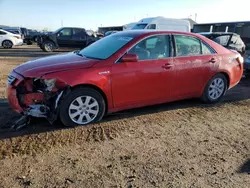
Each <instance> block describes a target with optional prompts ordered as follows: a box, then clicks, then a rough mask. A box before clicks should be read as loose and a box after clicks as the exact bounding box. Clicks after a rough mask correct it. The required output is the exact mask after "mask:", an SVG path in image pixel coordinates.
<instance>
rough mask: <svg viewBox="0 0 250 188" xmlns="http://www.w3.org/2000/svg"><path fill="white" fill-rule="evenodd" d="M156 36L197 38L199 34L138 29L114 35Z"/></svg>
mask: <svg viewBox="0 0 250 188" xmlns="http://www.w3.org/2000/svg"><path fill="white" fill-rule="evenodd" d="M155 34H183V35H190V36H197V35H199V34H198V33H191V32H184V31H166V30H154V29H138V30H136V29H135V30H125V31H119V32H116V33H114V34H113V35H116V36H118V35H120V36H131V37H138V36H147V35H155Z"/></svg>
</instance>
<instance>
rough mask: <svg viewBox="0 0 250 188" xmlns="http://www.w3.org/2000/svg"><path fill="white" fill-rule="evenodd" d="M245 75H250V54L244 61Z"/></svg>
mask: <svg viewBox="0 0 250 188" xmlns="http://www.w3.org/2000/svg"><path fill="white" fill-rule="evenodd" d="M244 69H245V76H246V77H247V78H249V77H250V55H249V56H247V58H246V59H245V61H244Z"/></svg>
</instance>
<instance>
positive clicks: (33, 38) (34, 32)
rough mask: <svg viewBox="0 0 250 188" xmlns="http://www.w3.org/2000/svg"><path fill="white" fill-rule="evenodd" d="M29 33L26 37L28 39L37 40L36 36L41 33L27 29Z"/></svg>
mask: <svg viewBox="0 0 250 188" xmlns="http://www.w3.org/2000/svg"><path fill="white" fill-rule="evenodd" d="M28 32H29V35H28V38H29V39H30V41H33V42H37V37H38V36H39V35H40V34H41V33H40V32H38V31H36V30H32V29H28Z"/></svg>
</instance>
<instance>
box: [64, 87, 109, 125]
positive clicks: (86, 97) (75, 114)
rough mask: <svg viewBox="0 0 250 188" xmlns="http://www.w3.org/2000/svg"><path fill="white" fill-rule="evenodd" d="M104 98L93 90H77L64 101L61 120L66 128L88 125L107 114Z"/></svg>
mask: <svg viewBox="0 0 250 188" xmlns="http://www.w3.org/2000/svg"><path fill="white" fill-rule="evenodd" d="M105 106H106V105H105V101H104V98H103V96H102V95H101V94H100V93H99V92H98V91H96V90H94V89H92V88H77V89H75V90H73V91H72V92H71V93H70V94H69V95H68V96H67V97H66V98H65V99H64V101H62V104H61V106H60V119H61V121H62V123H63V124H64V125H65V126H77V125H88V124H90V123H94V122H97V121H100V120H101V119H102V118H103V116H104V113H105Z"/></svg>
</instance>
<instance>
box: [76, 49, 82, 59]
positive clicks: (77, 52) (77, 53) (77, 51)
mask: <svg viewBox="0 0 250 188" xmlns="http://www.w3.org/2000/svg"><path fill="white" fill-rule="evenodd" d="M79 52H80V50H76V51H74V53H75V54H76V55H79V56H81V57H83V55H82V54H80V53H79Z"/></svg>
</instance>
